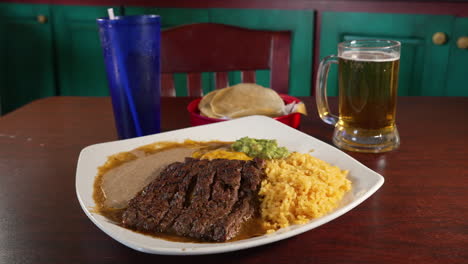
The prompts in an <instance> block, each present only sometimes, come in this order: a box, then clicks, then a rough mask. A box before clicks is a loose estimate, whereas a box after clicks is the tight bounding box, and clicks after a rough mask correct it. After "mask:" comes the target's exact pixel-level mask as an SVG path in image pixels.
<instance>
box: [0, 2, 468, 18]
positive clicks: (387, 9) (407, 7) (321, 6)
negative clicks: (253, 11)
mask: <svg viewBox="0 0 468 264" xmlns="http://www.w3.org/2000/svg"><path fill="white" fill-rule="evenodd" d="M0 2H11V3H41V4H63V5H114V6H115V5H128V6H155V7H184V8H266V9H268V8H272V9H314V10H317V11H318V12H322V11H347V12H379V13H407V14H432V15H454V16H460V17H468V2H467V1H463V2H462V1H460V2H455V1H454V2H448V1H406V2H405V1H347V0H330V1H326V0H321V1H313V0H290V1H284V0H237V1H235V0H222V1H220V0H198V1H193V0H178V1H172V0H134V1H129V0H96V1H94V0H6V1H5V0H0Z"/></svg>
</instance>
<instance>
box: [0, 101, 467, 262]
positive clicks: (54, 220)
mask: <svg viewBox="0 0 468 264" xmlns="http://www.w3.org/2000/svg"><path fill="white" fill-rule="evenodd" d="M302 99H303V100H304V101H305V103H306V105H307V106H308V110H309V116H307V117H304V118H303V120H302V124H301V128H300V129H301V130H302V131H304V132H305V133H307V134H309V135H311V136H314V137H316V138H318V139H320V140H322V141H325V142H327V143H329V144H331V135H332V131H333V127H331V126H328V125H326V124H325V123H323V122H322V121H321V120H320V119H319V117H318V116H317V111H316V110H315V101H314V98H312V97H307V98H302ZM190 100H191V98H164V99H162V113H163V121H162V127H163V129H164V130H165V131H169V130H174V129H178V128H183V127H188V126H189V118H188V115H187V112H186V110H185V108H186V105H187V104H188V102H189V101H190ZM398 100H399V101H398V110H397V125H398V129H399V132H400V136H401V146H400V148H399V149H398V150H396V151H393V152H388V153H384V154H358V153H352V152H348V153H349V154H350V155H351V156H353V157H354V158H356V159H357V160H358V161H360V162H362V163H363V164H365V165H366V166H368V167H369V168H371V169H373V170H375V171H377V172H378V173H380V174H382V175H383V176H384V177H385V184H384V185H383V186H382V188H381V189H380V190H379V191H377V192H376V193H375V194H374V195H372V196H371V197H370V198H369V199H367V200H366V201H365V202H363V203H362V204H361V205H359V206H358V207H356V208H355V209H353V210H351V211H350V212H348V213H346V214H345V215H343V216H341V217H339V218H337V219H335V220H333V221H331V222H329V223H327V224H325V225H322V226H320V227H318V228H316V229H313V230H311V231H309V232H306V233H304V234H301V235H298V236H295V237H292V238H289V239H286V240H283V241H279V242H275V243H273V244H269V245H265V246H260V247H257V248H251V249H246V250H241V251H238V252H231V253H224V254H217V255H206V256H185V257H180V256H179V257H177V256H158V255H151V254H145V253H141V252H138V251H135V250H133V249H130V248H127V247H126V246H124V245H122V244H120V243H119V242H117V241H115V240H113V239H112V238H110V237H109V236H107V235H106V234H104V233H103V232H102V231H100V230H99V229H98V228H97V227H96V226H95V225H94V224H93V223H92V222H91V221H90V220H89V219H88V218H87V216H86V215H85V214H84V212H83V211H82V210H81V208H80V205H79V203H78V200H77V198H76V193H75V172H76V165H77V159H78V154H79V153H80V150H81V149H83V148H84V147H85V146H88V145H90V144H94V143H98V142H105V141H112V140H115V139H116V132H115V128H114V122H113V115H112V109H111V104H110V99H109V98H96V97H94V98H92V97H51V98H46V99H41V100H38V101H35V102H32V103H30V104H29V105H26V106H24V107H22V108H20V109H18V110H16V111H14V112H12V113H9V114H7V115H5V116H3V117H1V118H0V263H178V262H195V263H262V264H264V263H294V264H300V263H467V262H468V122H467V114H468V97H466V98H461V97H443V98H442V97H400V98H399V99H398ZM330 102H331V104H332V105H335V106H336V98H330Z"/></svg>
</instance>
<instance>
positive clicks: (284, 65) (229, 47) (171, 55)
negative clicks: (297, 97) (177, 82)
mask: <svg viewBox="0 0 468 264" xmlns="http://www.w3.org/2000/svg"><path fill="white" fill-rule="evenodd" d="M290 43H291V33H290V32H288V31H264V30H251V29H245V28H239V27H234V26H228V25H223V24H212V23H200V24H190V25H184V26H179V27H174V28H170V29H167V30H164V31H163V32H162V37H161V71H162V80H161V86H162V91H161V94H162V96H175V87H174V79H173V73H187V89H188V95H189V96H201V95H202V88H201V87H202V85H201V80H202V78H201V73H202V72H214V75H215V77H214V79H215V87H216V89H220V88H224V87H227V86H229V81H228V72H229V71H241V78H242V82H252V83H255V70H260V69H269V70H270V84H271V88H272V89H274V90H275V91H277V92H278V93H285V94H287V93H288V90H289V57H290V46H291V44H290Z"/></svg>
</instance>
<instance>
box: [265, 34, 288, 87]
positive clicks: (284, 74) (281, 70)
mask: <svg viewBox="0 0 468 264" xmlns="http://www.w3.org/2000/svg"><path fill="white" fill-rule="evenodd" d="M272 42H273V44H272V45H273V46H272V54H271V60H270V67H271V72H270V80H271V89H273V90H275V91H277V92H278V93H283V94H287V93H288V90H289V60H290V46H291V38H290V36H288V35H285V34H278V35H275V36H273V39H272Z"/></svg>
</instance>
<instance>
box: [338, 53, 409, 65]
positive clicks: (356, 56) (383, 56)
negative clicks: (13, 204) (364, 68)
mask: <svg viewBox="0 0 468 264" xmlns="http://www.w3.org/2000/svg"><path fill="white" fill-rule="evenodd" d="M339 57H340V58H342V59H347V60H354V61H376V62H385V61H396V60H398V59H400V55H399V54H398V53H396V52H392V53H387V52H381V51H345V52H343V54H341V55H340V56H339Z"/></svg>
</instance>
